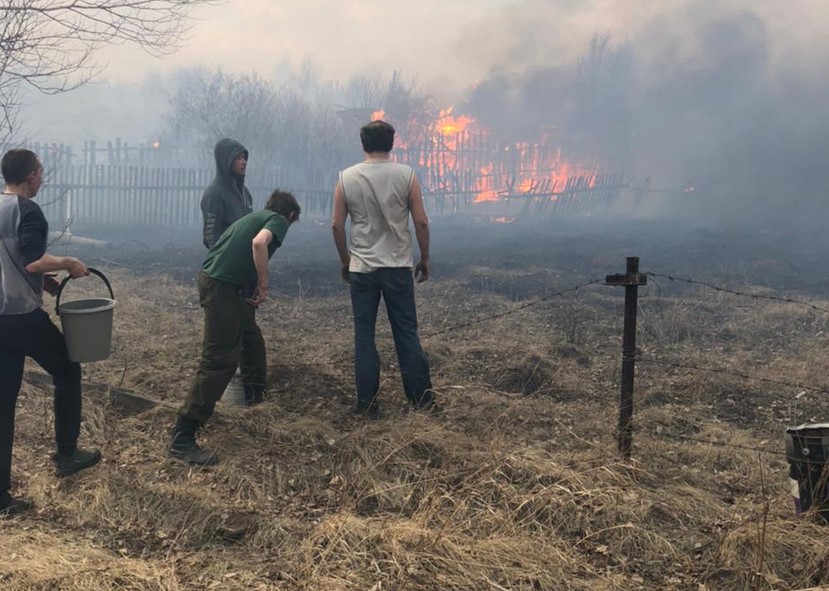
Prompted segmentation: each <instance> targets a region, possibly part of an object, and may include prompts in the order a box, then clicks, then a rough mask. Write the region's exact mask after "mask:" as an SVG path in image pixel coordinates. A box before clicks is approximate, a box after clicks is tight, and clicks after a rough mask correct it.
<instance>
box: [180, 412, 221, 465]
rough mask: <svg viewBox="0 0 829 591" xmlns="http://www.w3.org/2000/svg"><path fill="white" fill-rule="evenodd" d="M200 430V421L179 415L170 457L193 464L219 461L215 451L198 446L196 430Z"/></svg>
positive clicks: (208, 463)
mask: <svg viewBox="0 0 829 591" xmlns="http://www.w3.org/2000/svg"><path fill="white" fill-rule="evenodd" d="M198 430H199V422H198V421H194V420H192V419H185V418H184V417H178V420H176V426H175V427H174V428H173V438H172V440H171V441H170V447H169V449H168V452H169V454H170V457H172V458H175V459H177V460H179V461H180V462H184V463H185V464H190V465H191V466H213V465H214V464H216V463H218V461H219V458H217V457H216V456H215V454H213V452H210V451H207V450H205V449H202V448H200V447H199V446H198V444H197V443H196V432H197V431H198Z"/></svg>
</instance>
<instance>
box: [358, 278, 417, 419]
mask: <svg viewBox="0 0 829 591" xmlns="http://www.w3.org/2000/svg"><path fill="white" fill-rule="evenodd" d="M349 280H350V284H351V307H352V310H353V312H354V374H355V379H356V382H357V401H358V403H359V404H361V405H369V404H372V403H374V399H375V397H376V396H377V391H378V390H379V388H380V356H379V355H378V354H377V346H376V344H375V342H374V335H375V326H376V324H377V308H378V306H379V304H380V297H381V296H382V298H383V300H384V301H385V302H386V312H387V313H388V316H389V323H390V324H391V330H392V334H393V335H394V346H395V349H397V361H398V362H399V364H400V373H401V374H402V376H403V390H404V392H405V393H406V398H408V399H409V402H411V403H412V405H413V406H414V407H415V408H420V407H422V406H426V405H429V404H431V402H432V398H433V395H432V381H431V379H430V377H429V362H428V361H427V360H426V356H425V355H424V354H423V350H422V349H421V348H420V339H419V338H418V336H417V311H416V309H415V295H414V278H413V277H412V271H411V269H409V268H408V267H399V268H393V267H387V268H382V269H377V270H376V271H373V272H371V273H350V274H349Z"/></svg>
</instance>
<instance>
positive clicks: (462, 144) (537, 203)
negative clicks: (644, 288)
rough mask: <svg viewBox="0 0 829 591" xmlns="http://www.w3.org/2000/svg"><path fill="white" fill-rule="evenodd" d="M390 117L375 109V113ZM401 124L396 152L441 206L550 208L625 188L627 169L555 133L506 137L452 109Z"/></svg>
mask: <svg viewBox="0 0 829 591" xmlns="http://www.w3.org/2000/svg"><path fill="white" fill-rule="evenodd" d="M384 117H385V113H384V112H383V111H376V112H374V114H373V116H372V119H375V120H376V119H383V118H384ZM402 127H404V129H405V132H404V133H403V134H400V135H401V136H402V137H399V138H398V139H397V140H396V142H395V143H396V147H395V151H394V155H395V157H396V159H397V160H399V161H400V162H404V163H406V164H409V165H410V166H412V167H413V168H415V170H417V172H418V174H419V176H420V179H421V181H422V184H423V192H424V197H425V198H426V200H427V203H428V204H429V205H430V208H431V209H432V211H434V212H436V213H457V212H459V211H469V212H480V213H482V214H487V213H489V214H494V213H496V212H497V213H502V212H504V211H505V210H506V211H512V212H514V213H516V214H532V215H536V216H538V215H541V216H545V215H549V214H552V213H553V212H558V213H566V212H574V211H577V210H580V209H584V208H587V207H596V206H602V205H605V206H606V205H609V204H611V203H612V202H613V201H614V200H615V199H616V198H617V197H618V195H619V193H620V191H621V189H622V183H623V177H622V175H621V174H615V173H614V174H606V173H600V172H599V170H598V166H597V165H596V164H593V163H590V164H584V163H578V162H572V161H569V160H567V159H566V158H565V156H564V155H563V153H562V149H561V147H560V146H559V145H557V144H556V142H555V141H554V139H553V138H551V137H550V136H549V135H547V136H545V137H544V138H542V140H541V141H540V142H538V143H530V142H520V143H507V142H502V141H499V140H497V139H495V138H494V137H493V136H492V135H491V134H490V133H489V132H488V131H487V130H486V129H484V128H482V127H481V126H479V125H478V124H477V123H476V121H475V119H474V118H472V117H470V116H467V115H457V116H456V115H454V114H453V113H452V110H451V109H448V110H445V111H441V112H440V115H439V116H438V118H437V119H436V120H435V121H433V122H432V123H430V124H427V125H425V126H420V127H419V128H418V127H417V126H414V125H405V126H402Z"/></svg>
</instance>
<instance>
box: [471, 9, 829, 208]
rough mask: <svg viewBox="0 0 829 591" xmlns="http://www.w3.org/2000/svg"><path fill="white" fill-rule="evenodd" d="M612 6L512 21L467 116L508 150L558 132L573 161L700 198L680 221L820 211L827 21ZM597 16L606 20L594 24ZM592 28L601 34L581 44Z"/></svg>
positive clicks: (792, 13)
mask: <svg viewBox="0 0 829 591" xmlns="http://www.w3.org/2000/svg"><path fill="white" fill-rule="evenodd" d="M565 4H566V5H567V6H565ZM616 4H619V5H621V6H618V7H617V6H612V7H611V5H609V4H608V3H605V2H599V1H582V2H578V3H575V5H574V4H573V3H571V2H567V3H564V2H555V1H554V2H549V1H548V0H545V1H541V0H532V1H527V2H524V3H523V4H522V5H521V6H520V7H519V8H518V9H517V10H514V11H513V12H511V13H509V15H505V16H504V17H503V18H502V22H503V24H504V26H503V28H502V30H500V31H499V32H498V33H497V35H499V36H498V37H497V38H495V39H493V38H490V39H489V42H488V46H489V47H492V46H495V47H501V48H502V49H503V51H504V54H505V56H509V58H508V59H499V58H498V57H497V56H493V55H492V54H491V53H490V54H488V56H487V57H488V58H489V59H493V60H494V62H493V63H494V64H495V65H494V66H493V67H492V69H491V72H490V75H489V76H488V77H487V78H485V79H484V80H482V81H480V82H479V83H478V84H476V85H475V87H474V88H473V89H472V90H471V91H470V92H469V94H468V97H467V99H466V102H465V108H466V109H467V110H468V111H469V112H470V113H471V114H473V115H475V116H477V117H478V118H479V119H480V121H481V122H482V123H484V124H485V125H487V126H489V127H491V128H492V129H493V130H494V131H495V132H496V133H498V134H499V135H501V136H503V137H505V138H508V139H517V138H529V137H531V136H532V135H535V136H536V137H540V136H541V134H542V133H549V132H552V133H553V134H555V135H556V137H557V139H558V140H559V141H560V142H561V143H562V144H563V145H564V147H565V149H566V150H567V153H568V154H572V155H573V157H574V158H576V159H579V160H582V161H584V160H592V161H594V162H597V163H599V164H600V166H601V167H602V168H604V169H606V170H607V169H610V170H620V171H623V172H625V173H627V174H628V176H630V177H632V178H635V177H638V178H643V177H652V178H653V182H654V184H655V185H660V186H665V187H669V188H675V189H678V190H681V189H683V188H686V187H691V186H692V187H693V188H694V191H693V192H689V193H685V194H682V196H681V198H677V197H676V196H675V197H673V198H672V199H673V200H674V201H678V200H679V199H681V200H684V203H682V206H683V212H684V213H686V214H687V213H689V212H690V211H695V213H698V214H699V215H701V216H703V217H707V218H710V219H714V218H724V217H725V218H727V217H730V216H741V217H747V216H750V217H752V218H753V219H756V220H769V219H774V220H775V221H777V220H779V219H780V216H781V214H782V213H785V214H786V216H785V217H786V219H791V218H792V217H793V216H798V215H800V216H803V217H809V218H812V217H813V216H814V215H816V214H817V213H819V212H822V210H823V208H824V207H825V206H826V205H827V199H826V197H827V192H828V191H829V166H826V159H827V153H829V152H828V151H827V148H829V83H827V82H826V81H825V76H823V75H822V72H825V71H826V66H827V65H829V59H827V55H826V49H825V47H824V45H825V43H823V42H822V39H821V38H820V37H819V36H817V35H815V34H814V32H813V29H812V28H811V23H813V22H815V20H816V19H821V18H822V17H823V20H824V21H825V16H826V12H827V9H825V8H823V7H822V5H821V4H819V3H818V2H805V1H802V2H795V3H793V4H792V5H791V6H787V7H786V8H783V7H782V6H781V5H780V3H775V2H771V1H766V0H759V1H755V2H750V3H749V2H739V1H737V0H701V1H700V0H695V1H674V2H670V3H658V4H659V7H658V8H657V7H654V6H651V5H652V4H657V3H652V2H644V1H640V2H624V3H616ZM602 9H604V10H606V11H607V13H606V14H605V18H604V20H596V19H593V20H590V19H588V18H587V16H588V15H594V16H595V15H596V14H599V12H598V11H600V10H602ZM531 15H535V16H534V18H531ZM560 15H568V16H567V17H564V18H561V17H560ZM783 17H785V19H786V20H784V21H783V22H781V18H783ZM587 22H589V23H591V24H592V25H593V26H595V25H596V24H606V25H607V28H606V29H604V30H602V31H600V32H598V33H596V32H595V29H594V33H593V36H592V40H590V41H584V37H585V33H586V31H585V28H586V26H587V25H586V24H584V23H587ZM790 23H801V24H802V27H792V26H788V25H789V24H790ZM574 30H575V31H577V32H578V31H580V32H581V41H580V43H579V44H578V45H579V48H578V52H579V53H578V55H573V49H572V45H573V43H574V39H575V38H577V37H578V35H577V34H576V33H574V32H573V31H574ZM542 32H543V33H542ZM468 34H471V33H468ZM490 34H494V33H493V32H492V31H490ZM519 49H520V50H523V51H524V52H525V55H526V56H527V59H526V60H525V61H523V62H522V61H521V60H520V59H518V58H517V57H516V55H517V54H516V50H519Z"/></svg>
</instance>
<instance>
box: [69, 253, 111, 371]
mask: <svg viewBox="0 0 829 591" xmlns="http://www.w3.org/2000/svg"><path fill="white" fill-rule="evenodd" d="M89 272H90V273H91V274H93V275H97V276H98V277H100V278H101V279H102V280H103V282H104V284H105V285H106V286H107V289H108V290H109V295H110V299H104V298H88V299H81V300H72V301H70V302H64V303H63V305H61V302H60V298H61V295H62V294H63V288H64V287H66V284H67V282H68V281H69V279H70V277H66V278H65V279H64V280H63V281H62V282H61V284H60V286H59V287H58V293H57V294H56V296H55V308H56V309H57V312H58V315H59V316H60V322H61V327H62V328H63V336H64V340H65V341H66V350H67V352H68V353H69V359H71V360H72V361H76V362H82V361H101V360H102V359H106V358H107V357H109V354H110V352H111V350H112V316H113V308H115V294H114V293H113V292H112V286H111V285H110V283H109V280H108V279H107V278H106V277H105V276H104V274H103V273H101V272H100V271H98V270H97V269H89Z"/></svg>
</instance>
